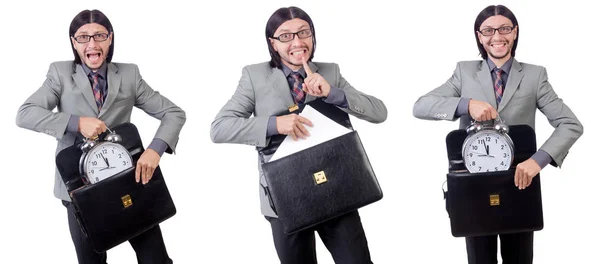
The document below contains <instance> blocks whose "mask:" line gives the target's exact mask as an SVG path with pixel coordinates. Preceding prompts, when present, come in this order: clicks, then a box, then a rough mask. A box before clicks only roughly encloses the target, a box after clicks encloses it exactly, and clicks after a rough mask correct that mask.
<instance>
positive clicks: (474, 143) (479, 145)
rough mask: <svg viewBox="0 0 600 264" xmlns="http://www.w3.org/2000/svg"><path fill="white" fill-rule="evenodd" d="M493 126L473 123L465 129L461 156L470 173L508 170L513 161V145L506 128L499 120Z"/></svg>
mask: <svg viewBox="0 0 600 264" xmlns="http://www.w3.org/2000/svg"><path fill="white" fill-rule="evenodd" d="M495 121H496V122H494V123H493V124H485V123H478V122H474V123H473V124H472V125H471V126H469V127H468V128H467V133H468V136H467V137H466V139H465V141H464V142H463V146H462V155H463V162H464V164H465V167H466V168H467V170H468V171H469V172H470V173H480V172H493V171H504V170H508V169H509V168H510V166H511V165H512V162H513V160H514V144H513V141H512V139H511V138H510V136H508V127H507V126H506V125H504V124H503V123H502V122H501V121H500V120H499V119H498V120H495Z"/></svg>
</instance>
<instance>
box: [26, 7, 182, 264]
mask: <svg viewBox="0 0 600 264" xmlns="http://www.w3.org/2000/svg"><path fill="white" fill-rule="evenodd" d="M69 35H70V40H71V48H72V49H73V55H74V57H75V59H74V60H73V61H62V62H54V63H52V64H50V69H49V70H48V74H47V76H46V81H45V82H44V84H43V85H42V87H40V88H39V89H38V90H37V91H35V92H34V93H33V94H32V95H31V96H30V97H29V98H27V100H26V101H25V103H24V104H23V105H21V107H20V108H19V111H18V113H17V118H16V122H17V125H18V126H19V127H22V128H26V129H30V130H33V131H37V132H43V133H46V134H48V135H50V136H53V137H55V138H56V139H57V141H58V146H57V148H56V153H58V152H59V151H61V150H63V149H65V148H67V147H69V146H72V145H73V144H75V143H77V141H78V139H81V138H82V137H85V138H96V137H97V136H98V135H99V134H100V133H103V132H104V131H105V130H106V129H107V127H108V128H110V127H113V126H116V125H119V124H122V123H126V122H130V117H131V112H132V110H133V107H134V106H135V107H138V108H139V109H142V110H143V111H144V112H146V113H147V114H149V115H150V116H152V117H154V118H157V119H159V120H161V122H160V126H159V128H158V131H157V132H156V134H155V137H154V139H153V141H152V142H151V143H150V145H149V146H148V148H147V149H146V150H145V151H144V153H142V155H141V157H140V158H139V160H138V162H137V165H136V169H135V179H131V180H132V181H133V180H135V181H136V182H140V181H141V183H142V184H146V183H148V181H150V180H151V177H152V175H153V173H154V170H155V169H156V167H157V166H158V163H159V161H160V157H161V156H162V154H163V153H164V152H167V153H170V154H171V153H174V152H175V146H176V145H177V142H178V139H179V132H180V131H181V128H182V127H183V125H184V123H185V118H186V117H185V112H184V111H183V110H181V108H179V107H177V106H176V105H175V104H174V103H172V102H171V101H169V99H167V98H165V97H164V96H162V95H160V94H159V93H158V92H157V91H154V90H152V88H150V86H148V84H147V83H146V82H145V81H144V80H143V79H142V77H141V75H140V73H139V69H138V67H137V66H136V65H134V64H123V63H113V62H111V60H112V55H113V51H114V33H113V28H112V25H111V23H110V21H109V20H108V18H107V17H106V16H105V15H104V14H103V13H102V12H100V11H98V10H92V11H90V10H84V11H82V12H80V13H79V14H77V16H75V18H74V19H73V21H72V22H71V25H70V28H69ZM55 107H56V108H57V110H58V111H56V112H53V109H54V108H55ZM54 195H55V196H56V197H57V198H59V199H61V200H62V201H63V204H64V205H65V206H66V207H67V212H68V222H69V229H70V232H71V237H72V239H73V243H74V245H75V250H76V252H77V258H78V260H79V263H106V253H102V254H99V253H97V252H95V251H93V249H92V248H91V247H90V245H89V243H88V242H87V240H86V237H85V235H84V234H82V232H81V229H80V228H79V225H78V223H77V219H76V218H75V217H74V213H73V210H74V209H73V205H72V204H71V203H70V201H71V200H70V198H69V194H68V193H67V190H66V187H65V185H64V183H63V181H62V178H61V176H60V174H59V173H58V171H56V172H55V184H54ZM129 242H130V244H131V246H132V247H133V249H134V250H135V252H136V255H137V259H138V262H139V263H157V264H158V263H160V264H164V263H172V261H171V259H170V258H169V256H168V254H167V251H166V248H165V245H164V242H163V238H162V234H161V231H160V227H159V226H156V227H154V228H152V229H150V230H148V231H147V232H145V233H143V234H141V235H139V236H137V237H135V238H133V239H131V240H130V241H129ZM50 262H51V261H50Z"/></svg>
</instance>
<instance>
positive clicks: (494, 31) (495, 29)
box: [477, 26, 516, 37]
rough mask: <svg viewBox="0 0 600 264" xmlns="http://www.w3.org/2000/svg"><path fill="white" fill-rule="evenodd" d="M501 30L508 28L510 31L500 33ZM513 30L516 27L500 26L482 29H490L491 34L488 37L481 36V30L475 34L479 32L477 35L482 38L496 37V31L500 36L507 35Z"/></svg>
mask: <svg viewBox="0 0 600 264" xmlns="http://www.w3.org/2000/svg"><path fill="white" fill-rule="evenodd" d="M501 28H510V31H508V32H507V33H501V32H500V29H501ZM515 28H516V26H501V27H499V28H484V29H491V30H493V31H492V34H488V35H486V34H483V32H482V31H481V30H477V32H479V34H481V35H483V36H486V37H489V36H493V35H496V31H498V34H500V35H508V34H510V33H512V32H513V30H515Z"/></svg>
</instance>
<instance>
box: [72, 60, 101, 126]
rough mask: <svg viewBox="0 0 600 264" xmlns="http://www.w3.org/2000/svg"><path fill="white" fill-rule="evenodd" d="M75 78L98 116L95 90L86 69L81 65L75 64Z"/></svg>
mask: <svg viewBox="0 0 600 264" xmlns="http://www.w3.org/2000/svg"><path fill="white" fill-rule="evenodd" d="M73 80H74V81H75V84H77V87H78V88H79V90H80V91H81V93H82V94H83V97H85V100H86V101H87V103H88V104H89V105H90V106H91V107H92V109H93V110H94V113H95V114H96V116H98V106H96V99H95V98H94V92H92V86H91V85H90V80H89V79H88V77H87V76H86V75H85V71H83V68H82V67H81V65H79V64H77V65H75V73H73Z"/></svg>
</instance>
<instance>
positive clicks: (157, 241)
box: [63, 201, 173, 264]
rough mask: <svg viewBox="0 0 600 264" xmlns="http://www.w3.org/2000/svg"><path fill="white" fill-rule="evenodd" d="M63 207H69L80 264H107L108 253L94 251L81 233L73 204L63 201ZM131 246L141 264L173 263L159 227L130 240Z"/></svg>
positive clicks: (73, 237) (70, 221) (68, 211)
mask: <svg viewBox="0 0 600 264" xmlns="http://www.w3.org/2000/svg"><path fill="white" fill-rule="evenodd" d="M63 205H64V206H65V207H67V214H68V219H69V230H70V231H71V239H73V244H74V245H75V251H76V253H77V259H78V261H79V264H106V252H104V253H97V252H96V251H94V250H93V249H92V247H91V245H90V244H89V243H88V240H87V238H86V237H85V235H84V234H83V233H82V232H81V229H80V228H79V224H78V223H77V219H76V218H75V213H74V208H73V204H71V203H70V202H66V201H63ZM129 244H131V247H132V248H133V250H134V251H135V255H136V257H137V261H138V263H139V264H172V263H173V261H172V260H171V259H170V258H169V255H168V254H167V249H166V247H165V243H164V241H163V238H162V233H161V231H160V227H159V226H158V225H157V226H155V227H153V228H151V229H149V230H148V231H146V232H144V233H142V234H140V235H138V236H137V237H135V238H133V239H131V240H129Z"/></svg>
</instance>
